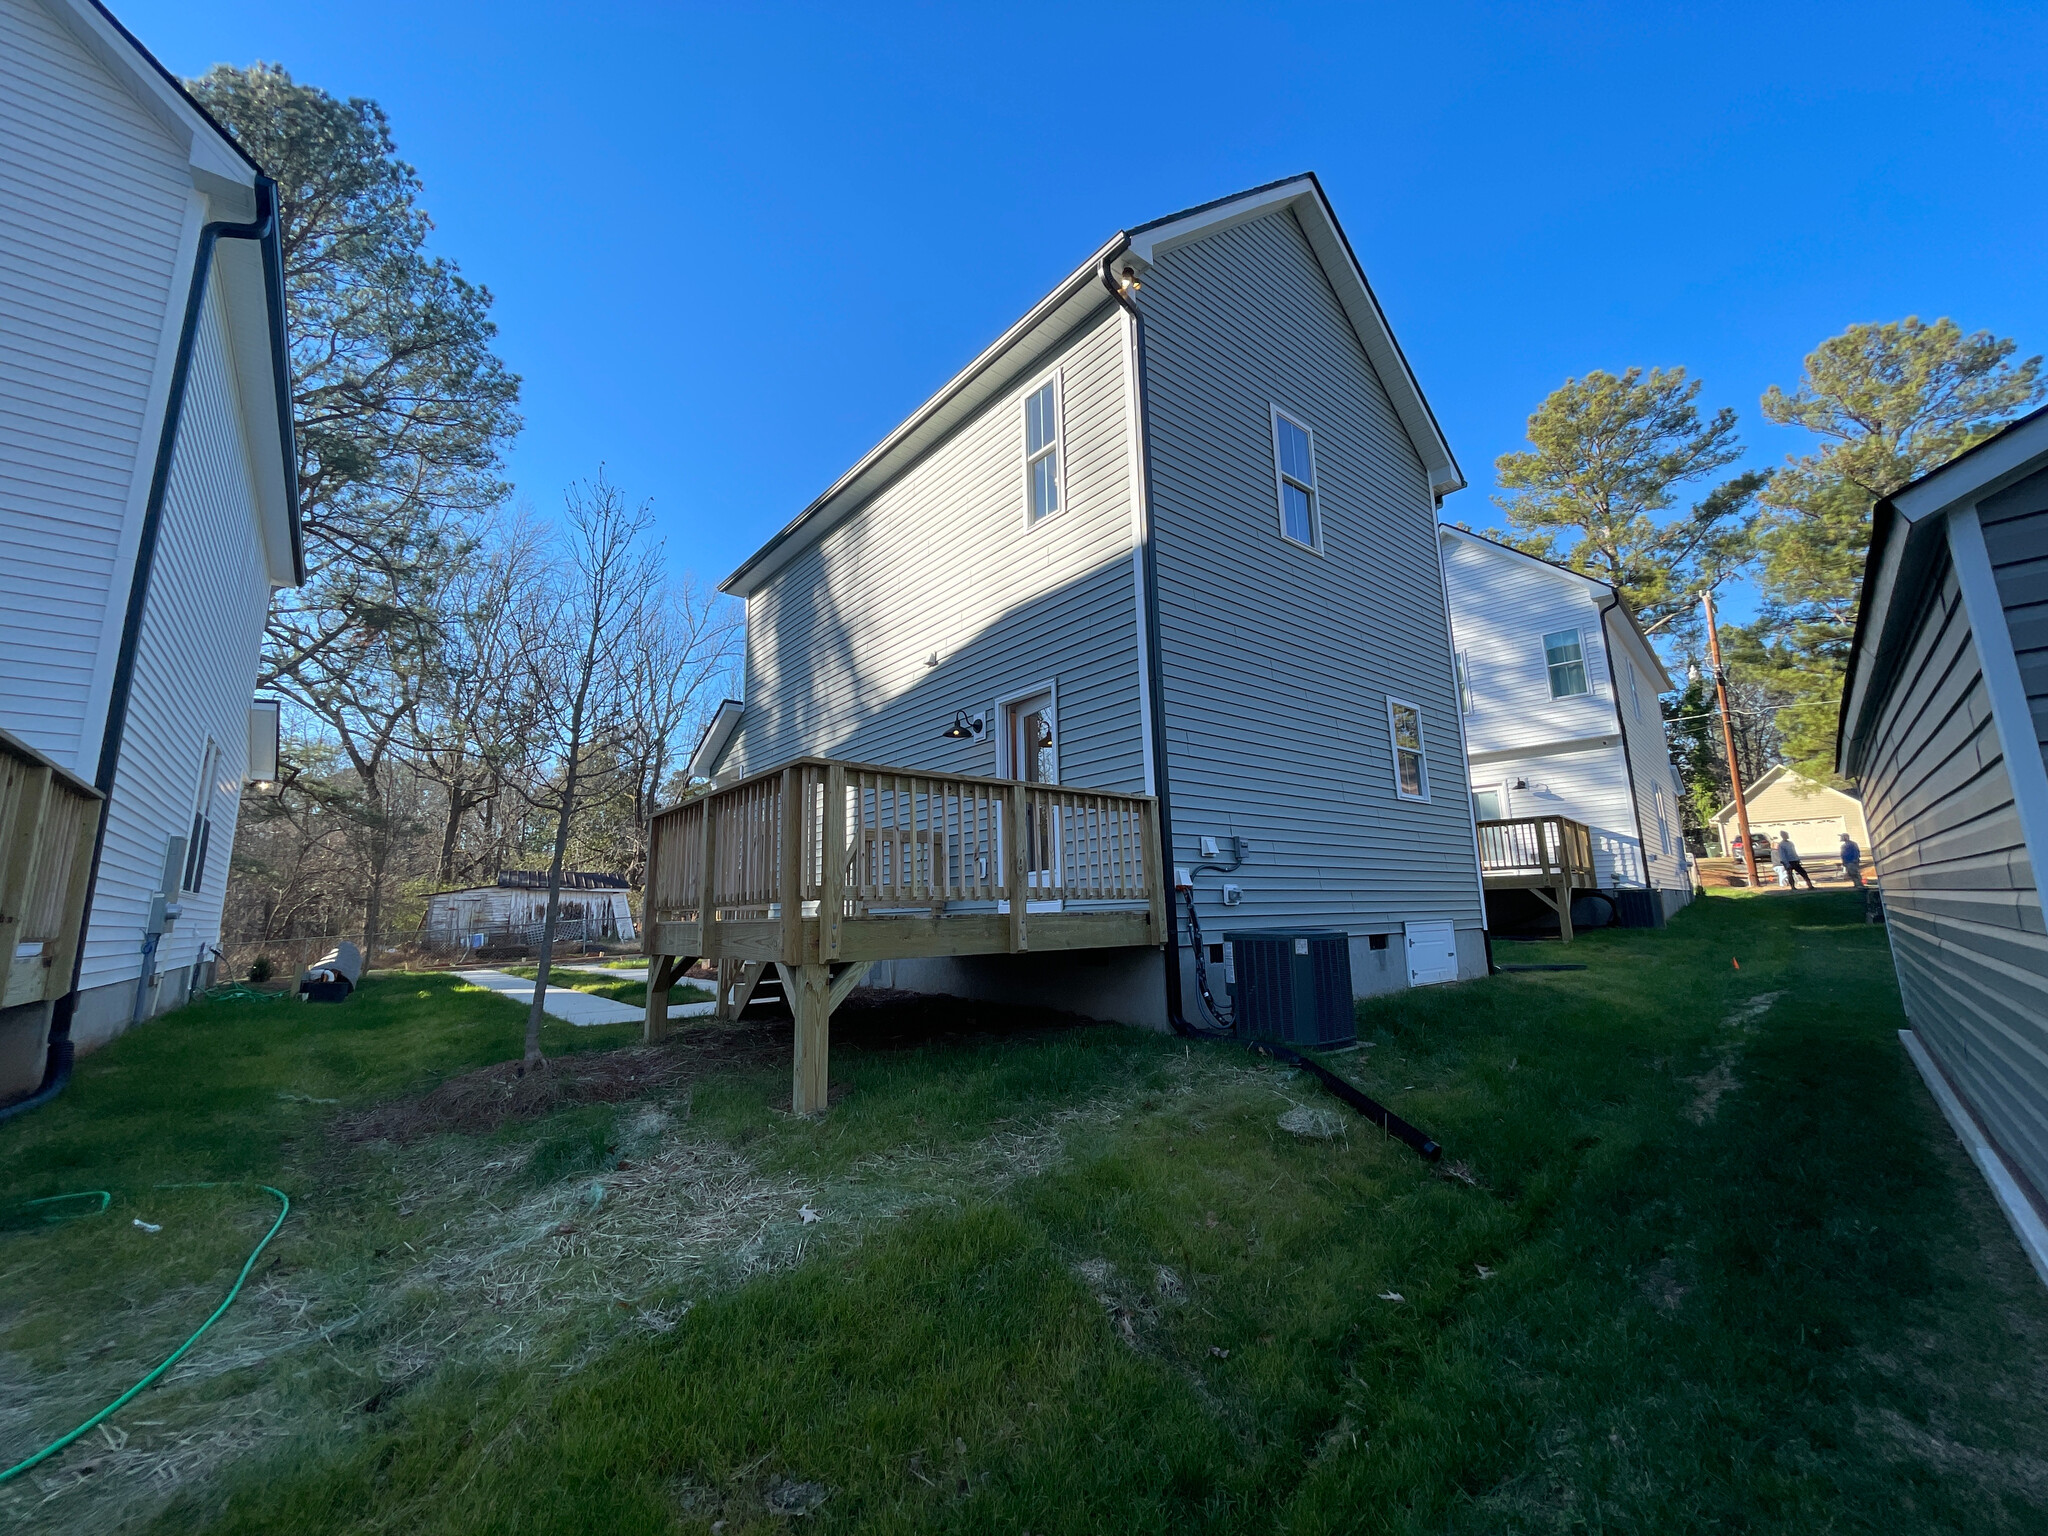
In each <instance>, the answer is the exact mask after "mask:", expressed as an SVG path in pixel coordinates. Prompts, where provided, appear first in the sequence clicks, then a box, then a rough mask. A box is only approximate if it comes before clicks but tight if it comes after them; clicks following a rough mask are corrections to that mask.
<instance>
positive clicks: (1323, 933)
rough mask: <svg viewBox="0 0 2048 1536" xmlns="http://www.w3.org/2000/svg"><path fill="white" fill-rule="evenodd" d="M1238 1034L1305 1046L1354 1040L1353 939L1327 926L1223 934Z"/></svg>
mask: <svg viewBox="0 0 2048 1536" xmlns="http://www.w3.org/2000/svg"><path fill="white" fill-rule="evenodd" d="M1223 940H1224V942H1225V943H1226V944H1228V945H1229V946H1230V957H1231V962H1232V963H1231V968H1230V969H1231V984H1230V992H1231V1010H1232V1017H1233V1018H1234V1019H1235V1020H1236V1024H1237V1033H1238V1034H1239V1035H1241V1036H1243V1037H1245V1038H1247V1039H1253V1040H1278V1041H1281V1042H1283V1043H1284V1044H1287V1045H1291V1046H1295V1047H1296V1048H1298V1049H1306V1050H1329V1049H1330V1048H1331V1047H1333V1046H1339V1045H1349V1044H1350V1043H1351V1042H1352V1041H1354V1040H1356V1039H1357V1038H1358V1022H1357V1019H1356V1017H1355V1015H1354V1014H1353V1013H1352V1004H1351V937H1350V935H1349V934H1346V933H1341V932H1338V931H1336V930H1334V929H1328V928H1256V929H1239V930H1238V931H1237V932H1234V933H1226V934H1225V935H1224V936H1223Z"/></svg>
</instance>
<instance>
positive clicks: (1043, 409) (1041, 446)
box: [1024, 378, 1060, 523]
mask: <svg viewBox="0 0 2048 1536" xmlns="http://www.w3.org/2000/svg"><path fill="white" fill-rule="evenodd" d="M1024 481H1025V495H1026V505H1028V506H1029V507H1030V508H1031V520H1032V521H1033V522H1034V523H1035V522H1037V521H1038V520H1039V519H1040V518H1043V517H1050V516H1052V514H1053V513H1055V512H1057V511H1059V509H1060V381H1059V380H1058V379H1057V378H1052V379H1048V380H1047V381H1046V382H1045V383H1044V384H1042V385H1041V386H1039V387H1038V388H1037V389H1035V390H1033V391H1032V392H1031V393H1030V394H1028V395H1026V396H1025V397H1024Z"/></svg>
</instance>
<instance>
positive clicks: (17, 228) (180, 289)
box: [0, 0, 197, 783]
mask: <svg viewBox="0 0 2048 1536" xmlns="http://www.w3.org/2000/svg"><path fill="white" fill-rule="evenodd" d="M196 207H197V198H196V194H195V193H194V192H193V190H192V182H191V178H190V174H189V171H188V169H187V166H186V161H185V156H184V155H183V154H182V153H181V152H180V151H179V150H178V149H177V148H176V147H175V146H174V145H173V144H172V142H171V138H170V135H169V134H168V133H166V132H165V130H164V129H163V127H162V126H161V125H160V124H159V123H158V121H157V119H156V118H154V117H153V116H151V115H150V114H149V113H148V112H146V111H145V110H144V109H143V108H142V107H141V106H140V105H139V104H138V103H137V102H136V101H135V99H134V98H133V97H132V96H130V95H129V94H128V92H127V91H126V90H125V89H124V88H123V87H122V86H121V85H119V84H118V83H116V81H115V80H114V79H113V78H112V77H111V76H110V75H109V74H108V73H107V71H106V69H105V68H104V67H103V66H102V65H101V64H100V63H99V61H98V60H97V59H95V58H93V57H92V56H91V55H90V54H89V53H87V52H86V50H85V49H84V47H83V46H82V45H81V44H80V43H79V42H78V40H77V39H76V38H74V37H73V36H72V34H71V33H70V32H69V31H68V30H66V29H65V28H64V27H63V26H62V25H60V24H59V23H58V22H57V20H56V19H55V18H54V17H53V16H52V15H51V14H50V13H49V11H47V10H46V9H44V8H43V6H41V5H40V4H38V3H37V0H0V509H4V515H0V728H4V729H6V730H8V731H11V732H12V733H13V734H14V735H16V736H19V737H20V738H21V739H22V740H24V741H26V742H27V743H28V744H29V745H30V746H32V747H35V748H37V749H38V750H40V751H43V752H47V753H48V754H49V755H50V756H51V757H53V758H55V759H56V760H57V761H58V762H59V763H61V764H62V765H63V766H65V767H66V768H69V769H70V770H72V771H73V772H74V773H77V774H80V775H81V776H83V777H84V778H86V779H91V778H92V777H93V775H94V774H95V772H96V771H97V770H98V767H99V744H100V733H101V729H102V726H103V724H104V711H105V708H106V684H107V679H108V677H109V676H110V675H111V669H112V665H113V656H114V652H115V650H116V649H117V647H118V644H119V638H120V629H121V618H122V612H123V608H124V605H125V604H126V602H127V598H128V571H129V563H130V562H131V561H132V559H133V550H134V540H135V535H136V529H137V527H138V525H139V519H140V516H141V510H142V502H143V499H144V496H145V494H146V492H147V488H148V483H149V476H150V469H151V465H152V463H153V461H154V455H155V451H156V432H157V429H158V422H157V420H156V419H154V418H153V414H152V402H153V400H160V398H161V390H162V388H163V380H164V379H165V378H166V377H167V375H168V371H169V365H170V358H171V353H172V350H173V348H174V346H175V340H176V322H177V318H178V315H179V313H180V312H181V310H182V307H183V301H184V282H185V279H184V269H183V262H185V261H187V260H189V248H187V247H186V241H187V236H188V233H189V232H188V229H187V222H188V214H191V215H192V217H193V219H195V220H196V218H197V214H196V211H195V210H196ZM185 771H186V773H187V774H188V775H189V773H190V771H191V770H190V766H189V765H188V766H187V768H186V770H185ZM187 782H188V783H189V777H188V779H187Z"/></svg>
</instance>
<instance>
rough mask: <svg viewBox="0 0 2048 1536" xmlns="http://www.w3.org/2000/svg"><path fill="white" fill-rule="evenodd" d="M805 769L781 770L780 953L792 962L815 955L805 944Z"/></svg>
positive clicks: (797, 766) (799, 766) (793, 766)
mask: <svg viewBox="0 0 2048 1536" xmlns="http://www.w3.org/2000/svg"><path fill="white" fill-rule="evenodd" d="M803 785H804V770H803V765H802V764H801V763H792V764H790V766H789V767H787V768H785V769H783V770H782V837H781V848H780V850H779V851H780V853H781V855H782V857H781V859H780V861H779V863H780V867H779V868H778V869H777V871H776V881H775V894H776V897H777V899H778V900H779V901H780V903H781V906H782V938H781V941H780V944H781V954H780V955H779V956H778V957H777V958H779V959H781V960H783V961H784V962H786V963H788V964H790V965H800V964H802V963H803V962H805V961H806V960H808V959H810V958H812V957H810V956H808V955H806V954H804V952H803V947H804V803H803V801H804V796H803Z"/></svg>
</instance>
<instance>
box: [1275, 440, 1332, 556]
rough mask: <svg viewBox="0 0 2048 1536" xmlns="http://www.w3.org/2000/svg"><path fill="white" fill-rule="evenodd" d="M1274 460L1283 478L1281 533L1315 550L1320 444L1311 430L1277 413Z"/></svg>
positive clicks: (1281, 486)
mask: <svg viewBox="0 0 2048 1536" xmlns="http://www.w3.org/2000/svg"><path fill="white" fill-rule="evenodd" d="M1273 457H1274V459H1275V461H1276V462H1277V465H1278V468H1279V478H1280V531H1281V533H1283V534H1285V535H1286V536H1287V537H1288V538H1289V539H1292V540H1293V541H1294V542H1295V543H1297V544H1305V545H1307V546H1308V547H1309V548H1310V549H1314V548H1315V547H1316V545H1317V542H1318V535H1319V534H1320V533H1321V529H1319V528H1318V527H1317V526H1316V444H1315V438H1314V436H1313V435H1311V434H1310V432H1309V430H1308V428H1307V427H1304V426H1302V425H1300V424H1299V423H1298V422H1294V421H1290V420H1289V419H1288V418H1287V417H1286V416H1285V415H1283V414H1282V413H1281V412H1280V411H1279V410H1278V409H1275V410H1274V412H1273Z"/></svg>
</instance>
